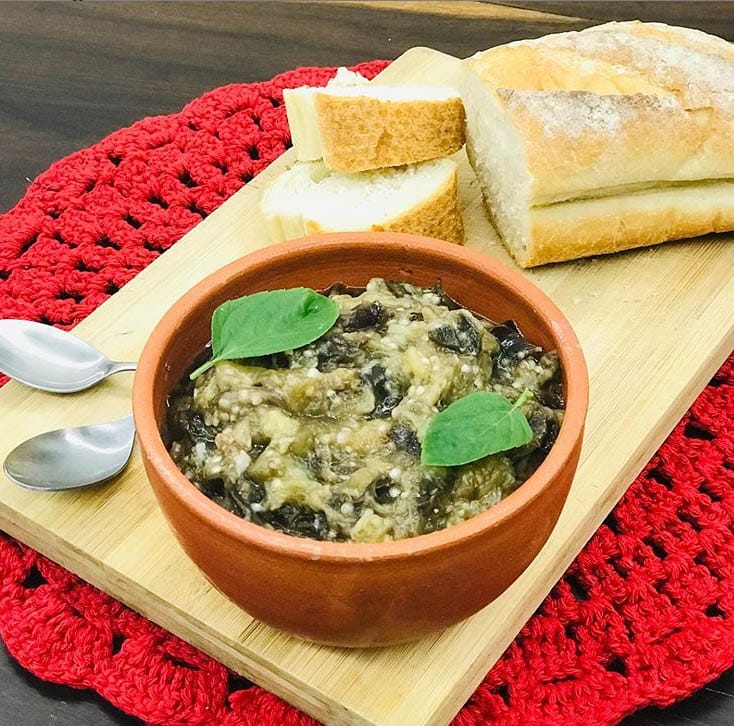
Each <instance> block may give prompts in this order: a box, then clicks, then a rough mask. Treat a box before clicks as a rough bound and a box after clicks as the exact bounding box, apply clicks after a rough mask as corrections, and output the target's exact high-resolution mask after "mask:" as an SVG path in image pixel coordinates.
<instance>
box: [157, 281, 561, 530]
mask: <svg viewBox="0 0 734 726" xmlns="http://www.w3.org/2000/svg"><path fill="white" fill-rule="evenodd" d="M311 292H312V291H311ZM325 295H326V296H327V297H328V298H330V299H331V300H333V301H334V303H336V304H337V305H338V310H336V309H335V319H336V322H334V323H333V325H332V327H330V329H329V330H328V332H326V333H325V334H323V335H321V336H320V337H319V338H317V339H316V340H313V342H311V343H309V344H307V345H304V346H303V347H299V348H297V349H295V350H287V351H285V352H281V353H275V354H270V355H261V356H259V357H250V358H240V359H234V360H219V361H218V362H216V364H213V365H211V367H209V368H208V369H207V370H206V371H205V372H204V373H202V374H201V375H199V376H198V377H197V378H196V379H195V380H193V381H191V380H189V378H188V376H187V377H186V378H185V379H184V380H183V381H182V382H181V383H180V384H179V386H178V387H177V388H176V389H175V390H174V391H173V392H172V394H171V396H170V397H169V401H168V411H167V422H166V431H165V436H166V439H167V443H168V448H169V451H170V453H171V456H172V457H173V459H174V461H175V462H176V464H177V465H178V467H179V468H180V469H181V471H182V472H183V473H184V474H185V475H186V477H187V478H189V479H190V480H191V481H192V482H193V483H194V484H195V485H196V486H197V487H198V488H199V489H200V490H201V491H202V492H203V493H204V494H205V495H206V496H208V497H209V498H211V499H212V500H214V501H215V502H216V503H218V504H219V505H221V506H222V507H224V508H225V509H228V510H229V511H230V512H233V513H234V514H236V515H238V516H240V517H242V518H244V519H247V520H249V521H252V522H254V523H256V524H259V525H262V526H265V527H268V528H270V529H275V530H279V531H282V532H285V533H287V534H291V535H296V536H302V537H310V538H313V539H318V540H329V541H348V542H382V541H386V540H394V539H401V538H405V537H414V536H416V535H420V534H425V533H428V532H433V531H436V530H439V529H442V528H444V527H448V526H450V525H453V524H456V523H459V522H462V521H463V520H466V519H468V518H470V517H473V516H474V515H476V514H479V513H480V512H483V511H485V510H486V509H488V508H489V507H491V506H492V505H494V504H496V503H497V502H499V501H500V500H502V499H503V498H504V497H506V496H507V495H508V494H510V493H511V492H512V491H514V490H515V489H516V488H517V487H518V486H519V485H520V484H521V483H522V482H524V481H525V480H526V479H527V478H528V477H529V476H530V475H531V474H532V473H533V472H534V471H535V470H536V469H537V467H538V466H539V465H540V463H541V462H542V461H543V459H544V458H545V456H546V455H547V453H548V451H549V450H550V447H551V446H552V445H553V442H554V441H555V439H556V436H557V434H558V430H559V427H560V424H561V421H562V419H563V408H564V396H563V389H562V384H561V371H560V369H559V362H558V356H557V354H556V353H555V352H554V351H545V352H544V351H543V350H541V348H539V347H538V346H536V345H534V344H533V343H531V342H529V341H528V340H526V339H525V337H524V336H523V335H522V333H521V332H520V330H519V329H518V328H517V326H516V325H515V324H514V323H513V322H511V321H508V322H505V323H501V324H495V323H492V322H490V321H487V320H485V319H482V318H480V317H478V316H476V315H474V314H473V313H471V312H470V311H468V310H465V309H462V308H460V307H459V306H458V305H456V303H455V302H454V301H453V300H451V299H450V298H448V297H447V296H446V295H445V294H444V293H443V291H442V290H441V289H440V287H439V286H435V287H434V288H430V289H428V288H421V287H417V286H414V285H410V284H407V283H402V282H386V281H384V280H382V279H377V278H376V279H373V280H371V281H370V282H369V284H368V285H367V287H366V288H365V289H364V290H363V291H353V290H349V289H347V288H345V287H343V286H338V285H337V286H334V287H333V288H332V289H331V290H330V291H328V292H327V293H325ZM330 304H331V303H330ZM215 316H216V313H215ZM205 367H206V366H205ZM192 375H193V374H192ZM478 391H488V392H491V393H492V394H500V395H501V396H503V397H504V398H505V399H507V401H508V402H509V403H510V404H515V405H514V406H513V408H517V410H518V412H520V413H522V415H523V416H524V419H525V421H526V422H527V424H529V427H528V426H527V424H524V425H526V428H527V432H528V435H527V439H526V440H527V443H524V444H523V445H522V446H516V447H514V448H509V449H508V450H505V451H502V452H501V453H495V454H491V455H488V456H484V457H483V458H480V459H478V460H476V461H472V462H471V463H466V464H463V465H459V466H429V465H426V464H424V463H421V458H422V446H423V444H424V440H425V437H426V432H427V431H428V429H429V427H430V425H431V421H432V420H433V419H434V418H435V417H437V415H438V414H439V412H441V411H442V410H444V409H446V408H447V407H448V406H449V405H450V404H452V403H454V402H456V401H458V400H459V399H462V398H463V397H466V396H468V395H471V394H474V393H475V392H478ZM471 418H472V417H469V419H468V420H466V421H462V422H461V424H462V425H463V426H464V427H466V428H469V427H471V426H472V420H471ZM523 423H524V422H523ZM423 453H425V452H423ZM424 458H425V457H424Z"/></svg>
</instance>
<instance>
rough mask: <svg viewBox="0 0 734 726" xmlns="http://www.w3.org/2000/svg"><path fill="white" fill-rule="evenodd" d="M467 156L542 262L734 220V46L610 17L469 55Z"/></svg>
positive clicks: (528, 258)
mask: <svg viewBox="0 0 734 726" xmlns="http://www.w3.org/2000/svg"><path fill="white" fill-rule="evenodd" d="M464 65H465V72H464V76H463V80H462V96H463V100H464V106H465V108H466V116H467V154H468V156H469V159H470V161H471V163H472V166H473V167H474V170H475V172H476V173H477V176H478V178H479V181H480V184H481V187H482V192H483V194H484V198H485V201H486V204H487V207H488V209H489V212H490V215H491V217H492V219H493V221H494V223H495V226H496V227H497V230H498V232H499V233H500V235H501V237H502V239H503V241H504V242H505V244H506V245H507V247H508V249H509V250H510V252H511V253H512V254H513V256H514V257H515V259H516V260H517V261H518V263H519V264H520V265H521V266H523V267H531V266H534V265H540V264H544V263H547V262H557V261H560V260H568V259H573V258H578V257H586V256H589V255H596V254H603V253H609V252H616V251H619V250H623V249H628V248H632V247H639V246H642V245H650V244H656V243H659V242H664V241H665V240H670V239H678V238H681V237H688V236H696V235H702V234H706V233H709V232H720V231H724V230H731V229H734V195H732V189H733V188H734V181H733V180H734V142H733V141H732V139H734V115H733V114H732V109H734V46H732V45H731V44H729V43H727V42H726V41H724V40H722V39H721V38H716V37H714V36H710V35H706V34H705V33H702V32H700V31H694V30H688V29H685V28H674V27H669V26H666V25H661V24H657V23H640V22H625V23H608V24H605V25H601V26H597V27H592V28H588V29H586V30H582V31H580V32H570V33H560V34H557V35H549V36H545V37H543V38H539V39H537V40H529V41H520V42H516V43H511V44H509V45H506V46H498V47H496V48H492V49H490V50H488V51H485V52H483V53H480V54H477V55H476V56H474V57H472V58H471V59H469V60H467V61H465V62H464Z"/></svg>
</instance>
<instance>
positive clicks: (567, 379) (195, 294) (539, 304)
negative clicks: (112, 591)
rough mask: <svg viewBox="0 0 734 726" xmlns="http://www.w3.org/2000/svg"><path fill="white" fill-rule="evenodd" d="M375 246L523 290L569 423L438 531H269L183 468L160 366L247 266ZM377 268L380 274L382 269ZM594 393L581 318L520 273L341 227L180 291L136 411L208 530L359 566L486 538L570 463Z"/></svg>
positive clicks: (147, 350)
mask: <svg viewBox="0 0 734 726" xmlns="http://www.w3.org/2000/svg"><path fill="white" fill-rule="evenodd" d="M365 243H368V244H370V245H374V244H380V245H382V246H383V247H388V248H392V249H393V250H400V251H402V252H404V253H405V254H406V264H412V266H413V267H416V266H417V265H416V263H414V262H412V261H411V260H410V259H409V257H408V255H411V254H412V253H413V252H418V253H420V252H429V253H431V254H433V255H435V256H451V257H454V258H458V259H459V261H460V262H462V263H463V264H465V265H467V266H471V267H473V268H474V269H475V270H477V271H479V272H480V273H481V274H483V275H487V276H489V277H492V278H494V279H497V280H499V281H500V282H502V283H503V284H504V285H506V286H509V287H511V288H513V289H514V290H515V293H516V294H517V295H518V296H519V297H521V298H522V299H523V302H524V303H525V304H526V306H527V307H529V308H530V309H531V311H532V314H534V315H536V316H537V317H540V318H542V319H543V320H544V322H545V325H546V326H547V327H548V328H549V329H550V330H551V332H552V334H553V336H554V337H555V338H556V341H557V343H558V352H559V355H560V358H561V364H562V370H563V373H564V391H565V393H566V411H565V415H564V420H563V423H562V424H561V428H560V430H559V434H558V437H557V439H556V441H555V443H554V445H553V447H552V448H551V451H550V453H549V454H548V456H547V457H546V458H545V460H544V461H543V463H542V464H541V465H540V466H539V467H538V469H537V470H536V471H535V472H534V473H533V475H532V476H531V477H530V478H529V479H527V480H526V481H525V482H523V483H522V484H521V485H520V486H519V487H518V488H517V489H516V490H515V491H514V492H513V493H512V494H510V495H509V496H508V497H506V498H505V499H503V500H502V501H501V502H499V503H498V504H495V505H494V506H493V507H490V508H489V509H488V510H486V511H484V512H482V513H481V514H478V515H476V516H474V517H472V518H471V519H468V520H466V521H464V522H461V523H459V524H455V525H452V526H450V527H446V528H445V529H442V530H438V531H436V532H431V533H429V534H423V535H418V536H416V537H409V538H405V539H400V540H394V541H390V542H379V543H361V542H323V541H319V540H311V539H308V538H304V537H297V536H294V535H289V534H285V533H283V532H277V531H273V530H269V529H267V528H265V527H262V526H260V525H257V524H253V523H252V522H248V521H247V520H245V519H242V518H240V517H238V516H237V515H235V514H232V513H231V512H228V511H227V510H226V509H224V508H223V507H220V506H219V505H218V504H216V503H215V502H213V501H212V500H210V499H209V498H208V497H206V495H204V494H203V493H202V492H200V491H199V490H198V489H197V488H196V487H195V486H194V485H193V484H192V482H191V481H190V480H189V479H187V478H186V477H185V476H184V474H183V473H182V472H181V471H180V470H179V469H178V467H177V466H176V464H175V463H174V462H173V459H172V458H171V457H170V455H169V453H168V451H167V449H166V448H165V445H164V443H163V439H162V437H161V433H160V431H159V428H158V425H157V424H156V420H155V402H154V400H153V391H154V381H155V375H156V372H157V370H158V368H159V367H160V365H161V364H160V361H161V359H162V356H163V352H164V350H165V348H166V347H167V346H168V341H169V340H170V339H172V338H173V337H175V336H176V335H177V332H176V330H177V326H178V323H179V321H180V320H181V319H184V318H185V317H187V316H188V315H189V314H190V313H191V312H192V311H193V310H194V309H196V308H197V307H199V306H200V305H201V303H202V302H203V301H204V300H206V299H207V298H208V297H210V296H211V295H212V294H213V293H214V291H215V290H216V289H218V288H220V287H222V286H224V285H226V284H227V283H228V282H230V281H232V280H233V279H234V278H237V277H239V276H241V275H243V274H244V273H245V272H246V271H255V270H258V269H262V268H265V267H268V266H270V265H272V264H273V263H275V262H291V263H293V264H295V263H296V262H297V260H298V259H299V258H300V257H301V256H302V255H304V254H306V255H308V254H311V253H318V252H319V251H321V252H322V253H323V251H327V252H328V250H330V249H332V248H343V247H344V246H345V244H346V245H349V246H355V247H358V246H361V245H364V244H365ZM374 274H375V276H379V270H376V271H375V273H374ZM449 293H450V291H449ZM457 302H458V303H460V304H461V305H463V306H465V307H467V308H468V309H470V310H471V305H466V304H465V303H464V302H463V301H461V300H457ZM588 395H589V382H588V372H587V366H586V361H585V359H584V355H583V352H582V350H581V345H580V343H579V341H578V339H577V337H576V334H575V333H574V331H573V329H572V328H571V324H570V323H569V322H568V320H567V319H566V317H565V315H564V314H563V313H562V312H561V311H560V309H559V308H558V307H557V306H556V304H555V303H554V302H553V301H552V300H551V299H550V298H549V297H548V296H547V295H546V294H545V293H544V292H542V291H541V290H540V289H539V288H538V287H536V286H535V285H534V284H533V283H532V282H531V281H530V280H529V279H527V278H525V277H524V276H523V275H521V274H520V273H519V272H517V271H515V270H513V269H511V268H509V267H507V266H505V265H504V264H502V263H500V262H499V261H498V260H496V259H495V258H493V257H490V256H488V255H485V254H482V253H480V252H477V251H475V250H472V249H469V248H467V247H460V246H458V245H453V244H450V243H448V242H444V241H441V240H435V239H431V238H428V237H420V236H417V235H410V234H403V233H397V232H346V233H345V232H337V233H328V234H318V235H311V236H308V237H303V238H299V239H296V240H290V241H288V242H283V243H280V244H278V245H274V246H270V247H265V248H262V249H260V250H257V251H255V252H253V253H250V254H248V255H245V256H243V257H240V258H238V259H237V260H234V261H233V262H231V263H229V264H227V265H225V266H224V267H221V268H219V269H218V270H216V271H215V272H213V273H211V274H210V275H208V276H207V277H205V278H204V279H203V280H201V281H200V282H198V283H197V284H196V285H194V286H193V287H192V288H191V289H190V290H189V291H188V292H186V293H185V294H184V295H183V296H182V297H181V298H179V299H178V300H177V301H176V302H175V303H174V304H173V306H172V307H171V308H170V309H169V310H168V311H167V312H166V313H165V315H164V316H163V317H162V318H161V320H160V321H159V322H158V323H157V325H156V326H155V328H154V329H153V332H152V333H151V335H150V337H149V338H148V341H147V342H146V344H145V346H144V348H143V351H142V354H141V356H140V360H139V363H138V368H137V371H136V373H135V380H134V384H133V415H134V419H135V428H136V432H137V438H138V442H139V444H140V447H141V450H142V452H143V455H144V456H145V457H146V458H147V459H148V461H149V463H150V464H151V465H152V466H153V467H154V468H155V469H156V471H157V473H158V475H159V478H160V481H161V482H162V484H163V485H164V486H165V487H166V488H167V489H168V490H169V492H170V493H171V494H172V495H173V496H174V497H175V498H176V499H178V500H180V501H181V502H182V503H183V505H184V506H186V507H188V508H189V509H190V510H193V511H194V512H195V514H196V517H197V518H198V519H200V520H201V521H202V522H204V523H205V524H206V525H207V526H208V527H211V528H212V529H214V530H218V531H219V532H220V533H222V534H225V535H227V536H229V537H233V538H235V539H239V540H241V541H242V542H243V543H248V544H250V545H254V546H255V547H258V548H261V549H264V550H268V551H270V552H271V553H274V554H277V555H281V556H288V557H292V558H297V559H304V560H324V561H330V562H334V563H339V562H341V563H358V562H372V561H387V560H393V559H400V558H404V557H407V556H417V555H427V554H429V553H433V552H435V551H439V550H445V549H448V548H451V547H453V546H456V545H460V544H462V543H466V542H468V541H471V540H473V539H475V538H477V537H480V536H482V535H484V534H485V533H486V532H487V531H488V530H491V529H493V528H494V527H496V526H498V525H499V524H500V523H501V522H503V521H504V520H506V519H508V518H509V517H511V516H513V515H515V514H516V513H518V512H519V511H521V510H523V509H524V508H525V507H526V506H527V505H528V504H529V503H530V502H531V501H532V500H534V499H535V498H536V497H538V496H540V495H541V494H542V492H543V490H544V489H546V488H547V487H548V486H550V485H551V483H552V481H553V480H554V479H555V478H556V477H558V476H560V475H561V473H562V471H563V468H564V467H565V466H566V465H567V463H568V462H569V461H570V460H572V456H573V450H574V448H575V447H576V445H577V444H578V443H579V440H580V438H581V437H582V435H583V430H584V424H585V419H586V412H587V408H588ZM146 476H147V472H146Z"/></svg>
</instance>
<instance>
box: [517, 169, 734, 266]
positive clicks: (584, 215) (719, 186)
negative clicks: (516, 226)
mask: <svg viewBox="0 0 734 726" xmlns="http://www.w3.org/2000/svg"><path fill="white" fill-rule="evenodd" d="M732 229H734V181H721V182H709V183H706V184H705V185H702V184H691V185H686V186H679V187H672V188H665V189H648V190H644V191H639V192H631V193H629V194H626V195H620V196H612V197H604V198H600V199H585V200H579V201H575V202H564V203H560V204H552V205H549V206H547V207H535V208H534V209H532V210H530V234H531V239H530V244H529V245H528V246H527V252H526V253H525V255H524V256H523V257H522V258H521V259H517V262H518V264H519V265H520V266H521V267H535V266H536V265H543V264H546V263H549V262H562V261H565V260H572V259H577V258H580V257H588V256H592V255H602V254H609V253H613V252H619V251H621V250H627V249H632V248H635V247H644V246H648V245H655V244H659V243H661V242H666V241H668V240H675V239H684V238H686V237H698V236H700V235H704V234H709V233H712V232H727V231H729V230H732Z"/></svg>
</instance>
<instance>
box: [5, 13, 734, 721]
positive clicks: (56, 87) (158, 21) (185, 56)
mask: <svg viewBox="0 0 734 726" xmlns="http://www.w3.org/2000/svg"><path fill="white" fill-rule="evenodd" d="M632 18H639V19H642V20H659V21H663V22H669V23H673V24H680V25H687V26H690V27H694V28H700V29H702V30H705V31H707V32H711V33H716V34H718V35H721V36H723V37H725V38H727V39H728V40H734V4H730V3H727V2H690V3H684V2H660V1H658V2H619V1H615V2H502V3H501V4H488V3H473V2H420V3H410V2H375V3H362V2H351V3H317V2H309V3H279V2H262V3H217V2H211V3H151V2H109V3H90V2H86V1H85V2H73V3H71V2H63V3H61V2H54V3H51V2H47V3H35V2H0V98H1V99H2V104H0V136H1V137H2V141H3V143H2V148H3V151H2V154H1V155H0V211H4V210H7V209H9V208H10V207H12V206H13V204H15V202H16V201H17V200H18V199H19V198H20V197H21V196H22V195H23V193H24V191H25V189H26V187H27V185H28V183H29V182H28V180H29V179H32V178H33V177H35V176H36V175H37V174H38V173H39V172H41V171H43V170H44V169H45V168H46V167H47V166H48V165H49V164H50V163H51V162H52V161H54V160H55V159H58V158H59V157H61V156H64V155H66V154H68V153H70V152H72V151H75V150H76V149H79V148H81V147H84V146H88V145H89V144H92V143H94V142H95V141H97V140H98V139H100V138H101V137H102V136H104V135H105V134H107V133H109V132H110V131H113V130H115V129H117V128H120V127H121V126H125V125H128V124H130V123H133V122H134V121H136V120H137V119H139V118H141V117H143V116H146V115H156V114H164V113H170V112H173V111H176V110H178V109H179V108H181V106H183V105H184V104H185V103H186V102H187V101H189V100H190V99H192V98H194V97H196V96H198V95H199V94H201V93H202V92H204V91H206V90H208V89H210V88H214V87H216V86H220V85H224V84H226V83H235V82H247V81H256V80H264V79H267V78H270V77H271V76H273V75H275V74H276V73H279V72H280V71H284V70H287V69H290V68H294V67H296V66H302V65H349V64H352V63H356V62H359V61H362V60H368V59H373V58H396V57H397V56H398V55H400V54H401V53H402V52H403V51H405V50H406V49H408V48H410V47H412V46H415V45H428V46H431V47H433V48H437V49H439V50H442V51H445V52H447V53H451V54H453V55H457V56H467V55H470V54H471V53H473V52H475V51H477V50H482V49H484V48H488V47H490V46H493V45H497V44H499V43H504V42H508V41H511V40H516V39H519V38H527V37H536V36H540V35H544V34H546V33H550V32H559V31H564V30H578V29H580V28H583V27H586V26H588V25H593V24H596V23H598V22H603V21H606V20H626V19H632ZM0 694H1V695H0V702H1V706H0V726H4V725H5V724H14V725H15V726H31V725H33V726H37V725H39V724H44V723H53V724H57V726H85V725H86V724H89V725H94V726H106V725H108V724H137V723H140V722H139V721H138V720H136V719H132V718H129V717H127V716H125V715H124V714H121V713H120V712H118V711H116V710H115V709H114V708H112V707H111V706H109V705H108V704H106V703H105V702H104V701H103V700H102V699H100V698H98V697H96V696H95V695H94V694H90V693H87V692H79V691H74V690H72V689H69V688H65V687H60V686H51V685H49V684H45V683H43V682H41V681H39V680H37V679H36V678H34V677H33V676H30V675H29V674H27V673H26V672H25V671H24V670H22V669H21V668H20V667H18V666H17V665H16V664H15V663H14V662H13V661H12V660H11V659H10V658H9V656H8V655H7V653H6V652H5V650H4V649H3V648H1V647H0ZM624 723H625V726H651V725H652V724H659V725H660V726H663V725H665V726H672V725H673V724H681V725H684V724H701V725H703V726H730V725H731V724H734V673H732V672H730V673H727V674H725V675H724V676H723V677H722V678H720V679H719V680H718V681H716V682H715V683H713V684H711V685H710V686H708V687H706V688H704V689H703V690H702V691H700V692H699V693H698V694H696V695H694V696H693V697H691V698H690V699H688V700H687V701H685V702H683V703H681V704H678V705H677V706H675V707H673V708H670V709H667V710H660V709H646V710H645V711H642V712H640V713H638V714H635V715H634V716H632V717H630V718H628V719H627V720H626V721H625V722H624Z"/></svg>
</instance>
